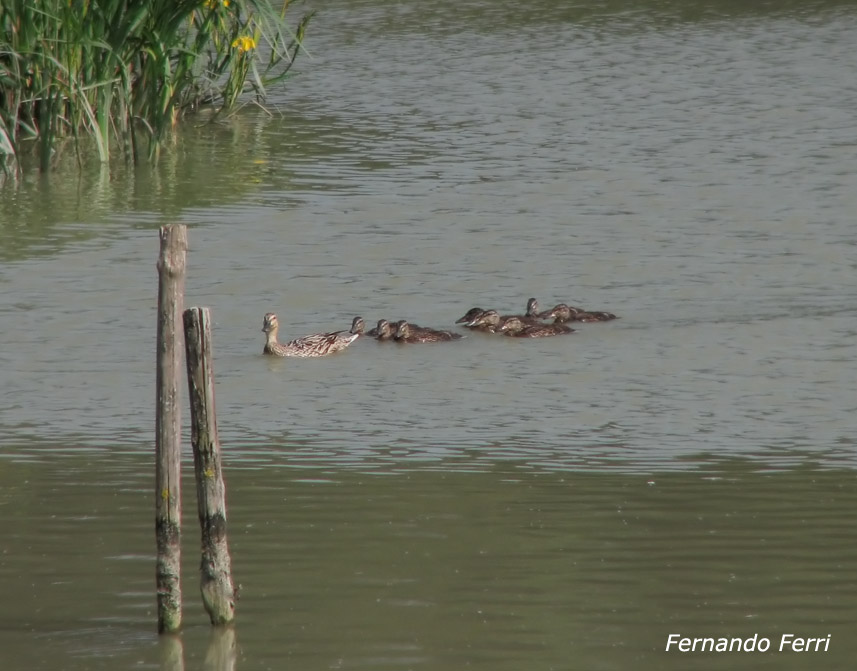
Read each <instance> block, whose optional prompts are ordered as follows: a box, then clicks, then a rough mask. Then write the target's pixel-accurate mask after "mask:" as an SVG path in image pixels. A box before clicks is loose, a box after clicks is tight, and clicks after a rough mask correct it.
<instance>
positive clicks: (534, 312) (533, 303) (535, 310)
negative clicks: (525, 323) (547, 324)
mask: <svg viewBox="0 0 857 671" xmlns="http://www.w3.org/2000/svg"><path fill="white" fill-rule="evenodd" d="M524 316H525V317H529V318H530V319H534V320H539V319H541V315H539V302H538V301H537V300H536V299H535V298H531V299H529V300H528V301H527V311H526V312H525V313H524Z"/></svg>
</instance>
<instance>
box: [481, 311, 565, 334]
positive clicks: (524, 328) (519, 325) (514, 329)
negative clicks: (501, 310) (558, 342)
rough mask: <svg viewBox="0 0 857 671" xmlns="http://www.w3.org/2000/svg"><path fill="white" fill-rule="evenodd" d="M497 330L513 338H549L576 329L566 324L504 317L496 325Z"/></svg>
mask: <svg viewBox="0 0 857 671" xmlns="http://www.w3.org/2000/svg"><path fill="white" fill-rule="evenodd" d="M496 332H497V333H502V334H503V335H506V336H511V337H513V338H547V337H550V336H555V335H566V334H568V333H574V329H573V328H571V327H570V326H566V325H565V324H559V323H553V324H529V325H528V324H527V323H526V322H524V321H522V320H521V318H520V317H514V316H512V317H504V318H502V319H501V320H500V323H499V324H498V325H497V326H496Z"/></svg>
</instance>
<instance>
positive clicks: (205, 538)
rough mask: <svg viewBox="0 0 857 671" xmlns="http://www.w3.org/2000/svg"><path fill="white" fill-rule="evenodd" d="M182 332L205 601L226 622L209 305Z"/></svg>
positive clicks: (228, 588) (231, 609) (228, 582)
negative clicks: (183, 334) (185, 353)
mask: <svg viewBox="0 0 857 671" xmlns="http://www.w3.org/2000/svg"><path fill="white" fill-rule="evenodd" d="M184 333H185V349H186V352H187V359H186V361H187V380H188V388H189V391H190V414H191V442H192V443H193V466H194V473H195V476H196V496H197V506H198V509H199V524H200V526H201V527H202V563H201V564H200V568H199V570H200V577H201V580H202V583H201V589H202V602H203V605H204V606H205V610H206V611H208V616H209V618H211V624H215V625H217V624H228V623H230V622H232V621H233V620H234V619H235V596H236V595H235V587H234V585H233V583H232V569H231V567H230V564H231V560H230V558H229V547H228V545H227V542H226V485H225V484H224V482H223V473H222V471H221V466H220V463H221V459H220V440H219V439H218V437H217V417H216V413H215V404H214V370H213V368H212V364H211V359H212V354H211V316H210V311H209V309H208V308H188V309H187V310H185V311H184Z"/></svg>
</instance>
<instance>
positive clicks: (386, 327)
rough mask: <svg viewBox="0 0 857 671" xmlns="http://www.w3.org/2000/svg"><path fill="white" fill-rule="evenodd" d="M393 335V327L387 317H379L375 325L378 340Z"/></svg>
mask: <svg viewBox="0 0 857 671" xmlns="http://www.w3.org/2000/svg"><path fill="white" fill-rule="evenodd" d="M392 335H393V327H392V326H391V325H390V322H388V321H387V320H386V319H379V320H378V323H377V324H376V325H375V337H376V338H377V339H378V340H387V339H388V338H390V337H392Z"/></svg>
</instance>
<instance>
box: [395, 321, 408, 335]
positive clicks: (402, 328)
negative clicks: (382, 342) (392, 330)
mask: <svg viewBox="0 0 857 671" xmlns="http://www.w3.org/2000/svg"><path fill="white" fill-rule="evenodd" d="M409 335H411V327H410V325H409V324H408V322H406V321H405V320H404V319H401V320H399V321H397V322H396V334H395V338H396V340H401V339H402V338H407V337H408V336H409Z"/></svg>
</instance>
